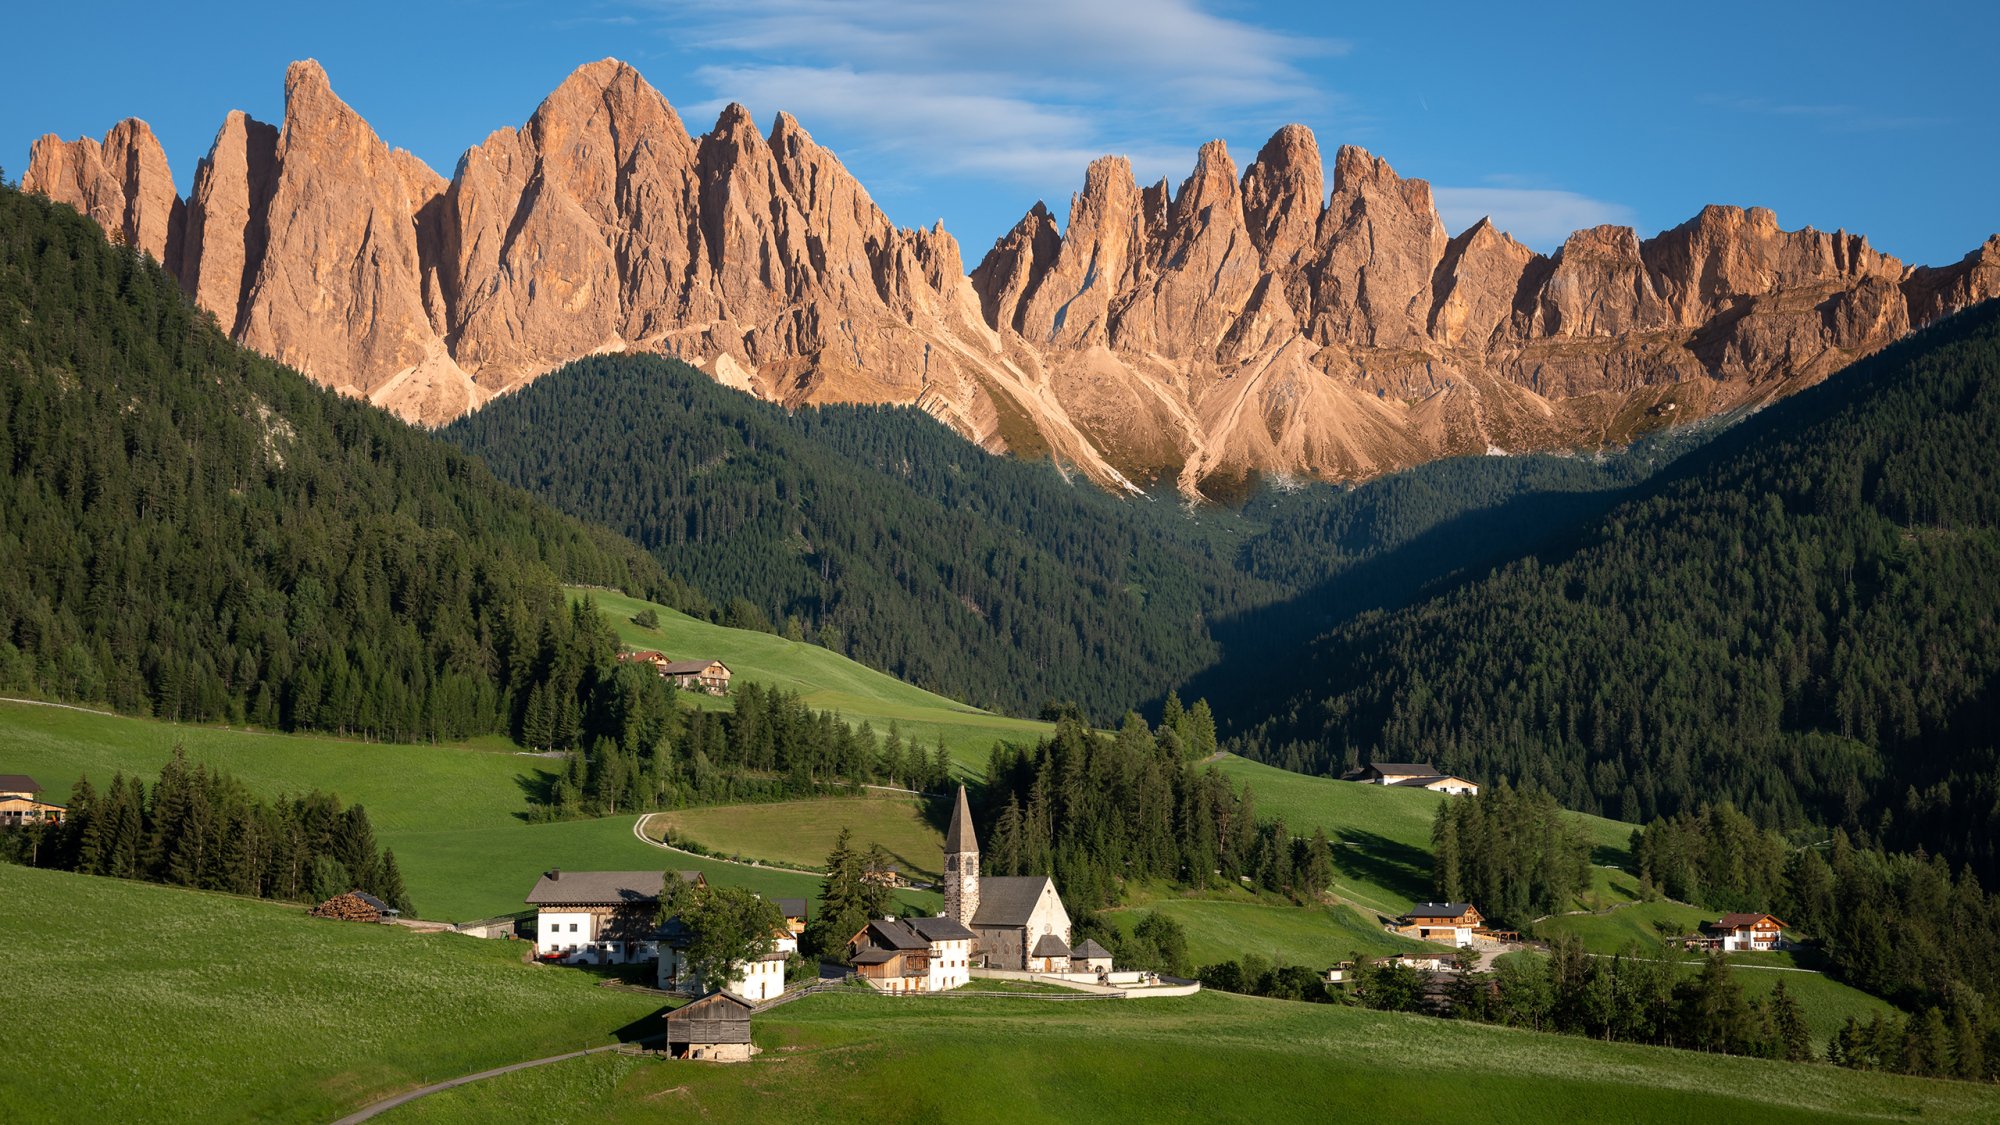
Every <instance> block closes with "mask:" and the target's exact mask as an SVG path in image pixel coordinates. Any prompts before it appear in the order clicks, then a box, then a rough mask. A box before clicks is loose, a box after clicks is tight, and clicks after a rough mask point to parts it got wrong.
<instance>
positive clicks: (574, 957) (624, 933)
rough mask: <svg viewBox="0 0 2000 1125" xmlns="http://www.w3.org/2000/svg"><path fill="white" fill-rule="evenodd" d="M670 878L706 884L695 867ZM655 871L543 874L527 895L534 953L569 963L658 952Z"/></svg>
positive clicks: (641, 957) (642, 957)
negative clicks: (531, 913) (532, 916)
mask: <svg viewBox="0 0 2000 1125" xmlns="http://www.w3.org/2000/svg"><path fill="white" fill-rule="evenodd" d="M674 876H675V878H678V879H681V880H682V881H684V882H688V883H693V884H696V885H705V884H706V882H707V881H706V880H705V879H703V878H702V874H701V872H699V871H676V872H674ZM664 886H666V876H665V873H663V872H659V871H563V870H561V869H559V868H558V869H555V870H551V871H549V872H547V873H546V874H544V875H543V876H542V877H541V879H540V880H539V881H538V882H536V883H535V889H534V890H533V891H531V892H529V894H528V899H527V902H528V905H529V906H532V907H534V908H535V955H536V956H537V957H539V958H541V959H543V960H561V961H565V962H568V963H571V964H576V963H579V962H581V963H585V964H592V965H609V964H622V963H625V962H629V961H647V960H651V959H652V958H653V957H655V956H657V955H658V952H659V944H658V940H657V939H656V937H655V936H654V934H655V930H656V928H657V927H656V926H655V925H654V918H655V916H656V915H657V914H658V913H659V909H660V890H661V888H662V887H664Z"/></svg>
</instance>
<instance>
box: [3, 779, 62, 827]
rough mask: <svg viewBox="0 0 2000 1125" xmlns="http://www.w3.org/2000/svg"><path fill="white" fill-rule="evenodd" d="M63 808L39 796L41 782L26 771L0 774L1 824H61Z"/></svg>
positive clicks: (13, 825) (12, 825)
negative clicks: (25, 772)
mask: <svg viewBox="0 0 2000 1125" xmlns="http://www.w3.org/2000/svg"><path fill="white" fill-rule="evenodd" d="M65 811H66V810H65V809H64V808H63V806H61V805H55V804H50V803H49V802H47V801H44V800H42V786H41V783H40V782H38V781H36V780H35V779H34V778H32V777H29V776H28V775H27V774H24V773H8V774H0V828H20V827H23V826H25V825H29V824H42V823H48V824H61V823H62V818H63V813H64V812H65Z"/></svg>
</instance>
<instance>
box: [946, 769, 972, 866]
mask: <svg viewBox="0 0 2000 1125" xmlns="http://www.w3.org/2000/svg"><path fill="white" fill-rule="evenodd" d="M978 850H979V838H978V837H977V836H976V835H974V834H973V831H972V810H971V809H970V808H969V807H967V805H966V803H965V786H963V785H961V786H959V787H958V807H957V808H955V809H953V810H952V811H951V828H950V829H949V830H947V831H946V832H945V834H944V851H945V854H946V855H962V854H964V853H966V852H976V851H978Z"/></svg>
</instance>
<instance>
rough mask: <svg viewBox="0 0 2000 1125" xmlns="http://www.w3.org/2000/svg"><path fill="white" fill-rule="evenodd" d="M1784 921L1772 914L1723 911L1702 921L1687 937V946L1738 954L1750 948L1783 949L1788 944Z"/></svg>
mask: <svg viewBox="0 0 2000 1125" xmlns="http://www.w3.org/2000/svg"><path fill="white" fill-rule="evenodd" d="M1784 929H1785V924H1784V923H1783V922H1781V921H1779V920H1778V918H1777V916H1776V915H1774V914H1724V915H1723V916H1722V917H1720V918H1718V919H1716V920H1715V921H1713V922H1706V923H1703V924H1702V927H1701V933H1700V934H1698V935H1696V936H1695V937H1693V938H1690V939H1689V940H1688V948H1690V949H1713V950H1719V951H1720V952H1723V953H1738V952H1743V951H1747V950H1754V949H1783V948H1785V947H1786V946H1787V945H1788V944H1790V943H1788V942H1787V941H1786V940H1785V935H1784Z"/></svg>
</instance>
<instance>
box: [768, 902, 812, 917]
mask: <svg viewBox="0 0 2000 1125" xmlns="http://www.w3.org/2000/svg"><path fill="white" fill-rule="evenodd" d="M771 901H772V902H773V903H774V904H776V906H777V907H778V909H779V910H781V911H783V912H784V915H785V917H787V918H804V917H806V900H805V899H802V898H774V899H772V900H771Z"/></svg>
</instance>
